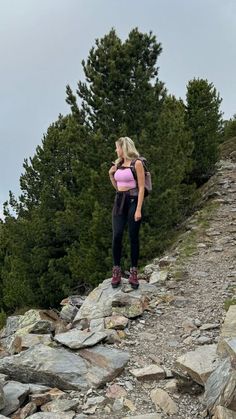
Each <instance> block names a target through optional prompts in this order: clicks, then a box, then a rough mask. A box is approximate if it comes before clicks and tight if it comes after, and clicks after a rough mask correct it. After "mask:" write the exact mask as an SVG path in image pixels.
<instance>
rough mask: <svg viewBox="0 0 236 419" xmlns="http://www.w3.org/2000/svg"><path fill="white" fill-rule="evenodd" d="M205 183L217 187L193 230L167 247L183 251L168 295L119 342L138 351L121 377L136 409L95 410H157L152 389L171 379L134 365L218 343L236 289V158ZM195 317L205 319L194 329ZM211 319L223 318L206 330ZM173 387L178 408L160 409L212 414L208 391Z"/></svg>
mask: <svg viewBox="0 0 236 419" xmlns="http://www.w3.org/2000/svg"><path fill="white" fill-rule="evenodd" d="M204 188H205V190H206V191H207V188H210V190H211V197H210V199H208V200H207V201H206V203H205V204H204V205H203V207H202V209H200V210H199V211H197V212H196V213H195V214H194V215H193V216H192V217H191V218H190V219H188V220H187V223H186V226H185V230H186V231H185V233H184V234H183V235H182V236H181V238H180V240H179V242H178V243H177V244H176V245H175V246H174V247H173V249H171V250H169V251H168V252H166V254H165V255H169V256H172V257H174V258H175V259H176V260H175V262H173V263H172V264H171V265H170V266H169V268H168V269H169V270H170V275H171V278H169V280H168V281H166V282H165V284H164V285H163V286H162V287H161V288H160V296H159V297H158V298H157V297H155V298H154V299H153V302H152V306H153V310H152V311H150V312H144V314H143V315H142V316H141V317H139V318H136V319H134V320H132V321H131V324H130V328H129V336H128V338H127V339H125V340H124V341H122V344H118V345H117V347H119V348H122V349H124V350H128V351H129V352H130V354H131V359H130V361H129V363H128V365H127V366H126V368H125V370H124V372H123V373H122V374H121V375H120V376H119V377H117V378H116V379H115V380H114V381H113V383H118V384H120V385H122V386H123V388H125V389H126V391H127V395H126V396H125V397H126V398H127V399H129V400H130V401H132V403H133V405H134V406H135V408H136V410H135V411H133V412H131V411H129V409H128V408H127V407H126V408H125V407H123V408H122V409H120V407H119V403H118V402H117V406H115V409H113V408H112V410H111V412H110V413H109V412H108V411H107V412H106V413H105V412H104V410H103V413H102V410H100V409H98V410H97V411H96V413H95V415H93V416H92V417H96V418H98V419H100V418H110V417H112V418H124V417H129V416H135V415H148V414H149V413H154V412H157V410H156V408H155V405H154V403H153V402H152V400H151V397H150V393H151V391H152V389H155V388H157V387H161V388H163V389H165V385H166V384H167V382H168V381H169V380H168V379H165V380H161V381H155V380H154V381H145V382H140V381H138V380H137V379H136V378H134V377H133V375H132V374H131V373H130V370H131V369H133V368H139V367H144V366H147V365H150V364H151V363H159V364H160V365H161V366H164V367H165V368H168V369H171V368H172V367H173V365H174V361H175V360H176V358H177V357H178V356H180V355H182V354H184V353H186V352H188V351H190V350H193V349H194V348H196V347H198V346H200V345H203V344H209V343H217V340H218V336H219V331H220V325H221V323H222V322H223V318H224V315H225V309H224V302H225V300H227V299H230V298H232V297H234V298H235V294H236V265H235V260H236V164H235V163H232V162H230V161H229V160H221V161H220V162H219V163H218V164H217V172H216V174H215V175H214V176H213V177H212V178H211V180H210V181H209V185H208V186H206V185H204ZM165 255H163V256H165ZM194 321H196V323H197V324H198V326H199V327H198V328H196V329H195V330H191V324H192V323H191V322H194ZM208 323H212V324H216V326H217V324H218V325H219V326H218V327H216V328H213V329H210V330H205V331H204V330H200V326H201V325H204V324H208ZM189 329H190V330H189ZM109 385H111V383H109ZM106 390H107V389H106V388H104V389H101V390H98V391H97V394H98V395H105V392H106ZM167 391H168V393H169V395H170V396H171V398H172V399H173V400H174V401H175V403H176V404H177V406H178V413H177V414H174V415H171V416H168V415H167V414H166V413H164V412H163V411H162V410H159V411H158V414H159V415H160V418H161V419H165V418H168V417H172V418H176V419H177V418H179V419H190V418H203V417H207V416H206V413H205V411H204V405H203V404H202V395H200V396H199V395H189V394H186V393H185V394H183V393H178V392H172V393H171V392H170V391H169V390H167ZM116 408H117V411H116ZM99 411H100V412H101V413H99ZM144 417H145V416H144Z"/></svg>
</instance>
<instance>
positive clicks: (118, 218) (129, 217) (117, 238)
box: [112, 192, 143, 267]
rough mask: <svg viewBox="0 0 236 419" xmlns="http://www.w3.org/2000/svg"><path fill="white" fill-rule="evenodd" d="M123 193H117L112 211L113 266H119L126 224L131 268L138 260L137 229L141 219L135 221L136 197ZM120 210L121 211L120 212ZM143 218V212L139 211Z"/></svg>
mask: <svg viewBox="0 0 236 419" xmlns="http://www.w3.org/2000/svg"><path fill="white" fill-rule="evenodd" d="M122 195H123V192H117V193H116V198H115V202H114V206H113V210H112V230H113V237H112V254H113V263H114V265H118V266H120V261H121V252H122V237H123V232H124V229H125V226H126V223H127V222H128V229H129V238H130V250H131V267H137V266H138V258H139V229H140V225H141V221H142V218H141V219H140V220H138V221H135V219H134V214H135V211H136V207H137V203H138V197H137V196H130V195H129V194H126V193H125V197H124V196H122ZM122 199H123V204H122V208H121V207H120V203H121V200H122ZM120 209H121V210H120ZM141 215H142V217H143V211H142V210H141Z"/></svg>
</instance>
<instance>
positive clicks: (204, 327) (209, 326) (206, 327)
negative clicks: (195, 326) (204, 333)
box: [200, 323, 220, 330]
mask: <svg viewBox="0 0 236 419" xmlns="http://www.w3.org/2000/svg"><path fill="white" fill-rule="evenodd" d="M219 326H220V325H219V324H218V323H204V324H203V325H202V326H201V327H200V330H211V329H217V328H218V327H219Z"/></svg>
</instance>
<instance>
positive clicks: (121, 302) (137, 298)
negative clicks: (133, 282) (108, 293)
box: [112, 293, 148, 319]
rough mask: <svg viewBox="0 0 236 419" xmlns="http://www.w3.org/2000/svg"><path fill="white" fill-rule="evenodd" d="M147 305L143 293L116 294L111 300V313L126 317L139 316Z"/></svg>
mask: <svg viewBox="0 0 236 419" xmlns="http://www.w3.org/2000/svg"><path fill="white" fill-rule="evenodd" d="M147 306H148V299H147V297H146V296H144V295H135V294H124V293H123V294H117V295H116V296H115V297H114V298H113V300H112V310H113V314H120V315H123V316H125V317H128V318H131V319H132V318H135V317H137V316H140V315H141V314H142V313H143V312H144V310H145V309H146V308H147Z"/></svg>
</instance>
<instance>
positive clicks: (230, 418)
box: [213, 406, 236, 419]
mask: <svg viewBox="0 0 236 419" xmlns="http://www.w3.org/2000/svg"><path fill="white" fill-rule="evenodd" d="M213 419H236V412H233V411H232V410H229V409H226V408H225V407H223V406H217V407H216V410H215V414H214V416H213Z"/></svg>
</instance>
